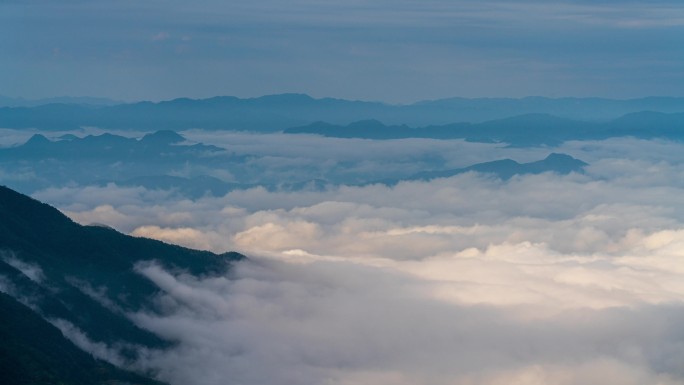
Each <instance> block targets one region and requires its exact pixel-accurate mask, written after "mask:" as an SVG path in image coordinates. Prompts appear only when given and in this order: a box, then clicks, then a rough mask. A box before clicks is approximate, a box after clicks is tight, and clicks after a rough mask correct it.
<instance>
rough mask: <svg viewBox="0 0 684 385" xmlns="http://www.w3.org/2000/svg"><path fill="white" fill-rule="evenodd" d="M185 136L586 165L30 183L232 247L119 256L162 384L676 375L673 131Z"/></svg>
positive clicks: (292, 150)
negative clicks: (407, 174) (233, 183)
mask: <svg viewBox="0 0 684 385" xmlns="http://www.w3.org/2000/svg"><path fill="white" fill-rule="evenodd" d="M184 134H185V135H186V137H188V139H190V140H196V141H201V142H205V143H210V144H217V145H222V146H225V147H230V148H231V150H232V151H236V152H238V153H240V152H244V153H251V154H255V153H256V154H260V155H265V154H272V155H273V157H274V159H277V158H279V157H281V158H287V159H298V160H299V161H300V162H316V161H320V160H322V159H325V158H326V157H331V156H334V157H337V158H345V157H347V158H360V157H363V156H368V157H369V159H370V161H369V163H368V167H380V166H381V165H382V164H383V162H385V161H386V162H391V159H393V158H395V157H401V156H409V157H410V156H412V154H413V155H415V154H425V153H427V152H429V151H433V152H435V153H436V154H439V155H440V156H442V157H443V158H444V159H445V162H446V163H448V164H453V166H454V167H461V166H464V165H468V164H472V163H476V162H478V161H487V160H493V159H498V158H502V157H504V156H510V157H513V158H514V159H516V160H518V161H530V160H537V159H540V158H542V157H544V156H545V155H546V154H548V153H549V152H551V151H556V152H565V153H568V154H571V155H573V156H575V157H577V158H579V159H582V160H584V161H586V162H588V163H590V165H589V166H588V167H587V168H586V172H585V173H583V174H576V173H573V174H569V175H565V176H561V175H555V174H541V175H525V176H516V177H513V178H512V179H510V180H508V181H502V180H500V179H497V178H495V177H493V176H490V175H482V174H476V173H466V174H461V175H457V176H454V177H451V178H445V179H437V180H432V181H413V182H401V183H399V184H397V185H395V186H385V185H380V184H372V185H366V186H345V185H341V186H330V187H328V188H327V189H324V190H322V191H316V190H305V191H298V192H283V191H268V190H266V189H263V188H259V187H257V188H253V189H249V190H242V191H233V192H231V193H229V194H227V195H225V196H221V197H212V196H206V197H203V198H199V199H195V200H191V199H188V198H184V197H182V196H179V195H178V194H174V193H173V192H170V191H161V190H146V189H144V188H140V187H119V186H116V185H114V184H110V185H107V186H99V187H94V186H72V187H61V188H48V189H45V190H42V191H39V192H37V193H35V194H34V197H35V198H37V199H40V200H43V201H46V202H48V203H50V204H53V205H55V206H57V207H59V208H60V209H61V210H62V211H63V212H64V213H66V214H67V215H69V216H70V217H71V218H73V219H74V220H76V221H77V222H80V223H83V224H89V223H93V222H96V223H103V224H107V225H109V226H112V227H114V228H115V229H118V230H119V231H122V232H124V233H129V234H132V235H135V236H144V237H151V238H156V239H160V240H163V241H167V242H170V243H176V244H181V245H184V246H188V247H193V248H200V249H208V250H212V251H215V252H224V251H229V250H236V251H240V252H242V253H245V254H246V255H248V256H249V259H248V260H246V261H243V262H240V263H237V264H236V265H235V266H234V268H233V269H232V270H231V271H230V272H229V273H228V274H227V275H226V276H222V277H212V278H198V277H193V276H191V275H183V274H181V275H174V274H171V273H170V272H167V271H164V270H163V269H162V268H161V267H160V266H159V265H157V264H155V263H145V264H139V265H138V266H136V269H137V271H138V272H139V273H140V274H142V275H144V276H145V277H147V278H149V279H150V280H151V281H153V282H154V283H155V284H157V285H158V286H159V287H160V288H161V289H162V293H163V294H161V295H160V296H159V298H157V299H156V300H157V301H159V303H160V304H163V306H164V309H165V312H164V313H163V314H161V315H160V314H151V313H145V312H140V313H136V314H130V317H131V318H132V319H133V320H134V321H135V322H136V323H137V324H139V325H141V326H142V327H144V328H147V329H149V330H152V331H154V332H155V333H158V334H159V335H161V336H163V337H166V338H169V339H172V340H175V341H178V342H179V343H178V345H177V346H176V347H175V348H173V349H170V350H166V351H149V352H144V354H142V357H143V358H142V359H141V360H140V361H139V362H137V363H136V364H135V367H136V368H139V369H145V370H153V371H155V372H156V373H157V374H158V377H159V378H160V379H161V380H164V381H168V382H170V383H171V384H174V385H176V384H179V385H180V384H188V383H193V384H200V385H214V384H226V383H235V384H272V383H278V384H292V385H295V384H340V385H342V384H344V385H347V384H349V385H351V384H378V385H384V384H387V385H389V384H430V385H431V384H435V385H438V384H468V385H471V384H472V385H476V384H482V385H485V384H492V385H496V384H506V385H510V384H526V385H527V384H530V385H532V384H559V385H565V384H568V385H570V384H573V385H574V384H584V385H586V384H597V385H598V384H601V385H607V384H620V385H622V384H635V385H637V384H663V385H665V384H668V385H669V384H684V366H682V362H684V328H682V327H681V325H683V324H684V306H682V304H683V300H684V279H683V278H684V263H682V262H683V261H684V163H682V162H681V159H680V155H679V154H681V153H682V150H684V145H681V144H677V143H671V142H664V141H657V140H656V141H643V140H635V139H612V140H608V141H600V142H570V143H566V144H565V145H563V146H562V147H560V148H553V149H549V148H537V149H513V148H511V149H507V148H501V147H496V146H493V145H485V144H469V143H465V142H461V141H443V142H440V141H425V140H415V141H413V140H403V141H386V142H377V141H362V140H341V139H325V138H316V137H307V136H304V137H290V136H285V135H279V134H276V135H252V134H228V135H220V136H219V135H216V134H213V133H209V132H203V131H189V132H186V133H184ZM369 154H370V155H369ZM459 159H460V160H459ZM378 160H383V161H382V162H380V161H378ZM382 171H383V170H382V169H378V170H377V172H378V174H382ZM150 258H151V259H155V258H158V259H159V258H163V256H150ZM64 329H65V330H66V328H64Z"/></svg>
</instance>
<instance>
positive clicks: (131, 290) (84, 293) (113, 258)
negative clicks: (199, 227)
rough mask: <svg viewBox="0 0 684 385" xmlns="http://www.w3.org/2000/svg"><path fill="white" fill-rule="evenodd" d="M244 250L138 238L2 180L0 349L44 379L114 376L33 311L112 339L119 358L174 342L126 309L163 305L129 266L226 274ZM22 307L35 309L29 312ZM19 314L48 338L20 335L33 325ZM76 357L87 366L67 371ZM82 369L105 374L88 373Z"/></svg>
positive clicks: (91, 336)
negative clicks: (86, 222)
mask: <svg viewBox="0 0 684 385" xmlns="http://www.w3.org/2000/svg"><path fill="white" fill-rule="evenodd" d="M243 258H245V257H244V256H243V255H241V254H238V253H234V252H229V253H224V254H214V253H211V252H208V251H197V250H191V249H187V248H183V247H180V246H175V245H170V244H166V243H163V242H160V241H156V240H151V239H145V238H135V237H131V236H127V235H124V234H121V233H119V232H117V231H115V230H113V229H111V228H108V227H105V226H82V225H79V224H77V223H75V222H73V221H71V220H70V219H69V218H67V217H66V216H64V215H63V214H62V213H60V212H59V211H58V210H57V209H55V208H53V207H50V206H49V205H46V204H43V203H40V202H38V201H36V200H34V199H32V198H30V197H27V196H25V195H22V194H19V193H17V192H15V191H13V190H10V189H8V188H6V187H2V186H0V291H2V292H4V293H5V294H7V295H9V296H11V297H12V299H13V300H10V299H8V298H7V296H4V297H2V302H0V305H1V306H3V308H4V310H5V312H0V314H2V315H1V316H0V319H1V320H0V335H3V334H5V335H12V336H14V337H12V338H13V339H12V340H11V344H7V345H4V347H3V350H2V354H3V355H5V356H8V357H16V360H19V361H20V362H19V363H18V364H17V365H18V367H22V368H41V369H40V372H41V373H42V372H45V373H51V374H50V376H53V377H54V378H52V377H51V379H50V381H48V382H45V383H55V384H57V383H62V382H63V383H65V384H78V383H104V382H105V379H106V378H110V379H115V377H112V376H119V374H117V373H119V372H117V371H114V368H113V367H111V365H109V366H107V365H105V366H102V365H103V364H102V363H101V362H100V361H92V360H90V361H89V360H86V359H85V358H83V357H82V356H78V354H76V353H73V347H72V346H71V345H69V344H67V343H66V342H64V340H63V339H62V338H61V337H59V336H58V335H56V334H55V330H54V327H53V326H52V325H50V324H47V325H46V324H45V323H44V322H39V320H38V319H37V318H36V317H39V318H40V319H41V320H49V321H50V323H51V324H53V325H57V326H59V325H68V328H69V330H77V331H79V332H80V333H83V335H84V336H85V337H86V338H87V339H88V340H90V341H93V343H95V344H97V343H101V344H105V345H106V346H119V347H120V348H119V349H118V350H117V351H116V357H117V358H116V361H117V362H116V363H117V364H119V365H122V366H125V364H126V362H129V361H132V360H134V359H135V358H136V357H137V352H138V351H139V349H141V348H143V347H144V348H146V349H164V348H167V347H169V346H171V345H172V344H173V343H174V342H173V341H167V340H165V339H163V338H161V337H159V336H157V335H155V334H153V333H151V332H150V331H147V330H145V329H142V328H140V327H138V326H137V325H136V324H135V323H134V322H132V321H131V320H130V319H129V318H128V316H127V314H130V313H132V312H136V311H140V310H143V309H145V310H147V311H154V312H161V311H162V309H160V308H158V305H157V304H156V303H155V301H154V297H155V296H156V295H157V294H158V293H160V289H159V288H158V287H157V286H156V285H154V284H153V283H152V282H151V281H149V280H147V279H146V278H145V277H143V276H142V275H140V274H138V273H136V270H135V267H136V265H138V264H140V263H149V262H150V261H154V263H157V264H159V265H160V266H162V267H163V268H164V269H166V270H168V271H175V272H181V271H183V272H187V273H188V274H192V275H195V276H211V275H223V274H225V272H226V271H228V270H229V269H230V267H231V265H232V264H233V263H235V262H237V261H240V260H241V259H243ZM15 302H20V304H19V303H15ZM29 310H30V311H32V312H33V313H35V314H34V315H35V316H29V315H27V311H29ZM21 320H28V321H26V322H32V323H33V324H36V333H43V334H44V335H45V336H46V338H48V339H49V340H45V341H43V340H40V339H38V340H31V339H27V338H28V337H26V336H29V337H30V335H31V333H29V332H28V331H26V330H24V329H17V328H19V327H20V326H21V325H22V322H23V321H21ZM22 330H23V331H22ZM60 330H62V329H60ZM62 332H64V330H62ZM5 341H7V340H5V339H3V343H4V342H5ZM41 341H42V342H41ZM43 342H45V343H43ZM54 349H58V350H57V351H59V350H64V351H68V352H72V353H69V354H71V355H73V356H74V358H73V360H72V359H71V358H70V359H69V360H71V362H73V363H74V365H76V366H75V368H74V369H73V370H72V371H68V373H66V372H64V370H67V369H65V368H68V366H64V365H65V364H63V363H61V361H60V360H59V359H58V358H59V357H56V356H55V354H56V351H55V350H54ZM60 356H61V355H60ZM61 357H63V358H66V357H68V356H61ZM100 358H108V357H100ZM108 359H109V360H110V361H112V359H111V357H110V358H108ZM74 365H72V366H74ZM78 365H83V367H84V368H90V369H88V370H85V369H84V370H85V371H84V372H83V373H84V375H86V377H79V378H76V377H74V378H71V377H69V376H70V375H71V374H74V372H73V371H80V369H77V367H78ZM97 368H104V369H102V370H100V369H97ZM69 370H71V369H69ZM89 370H92V371H94V372H95V373H100V374H102V376H100V377H97V379H98V380H97V381H89V380H88V381H86V380H87V373H89V372H88V371H89ZM69 373H71V374H69ZM129 374H130V373H129ZM46 375H47V374H46ZM122 375H123V374H122ZM127 375H128V374H127ZM130 375H132V374H130ZM84 378H85V379H84ZM131 378H137V377H131ZM81 380H83V381H86V382H83V381H81ZM27 381H28V380H27ZM36 381H38V380H36ZM46 381H47V380H46ZM60 381H62V382H60ZM112 381H113V380H112ZM117 381H120V382H118V383H124V382H126V381H123V380H117ZM38 382H40V381H38ZM2 383H6V382H2ZM16 383H22V382H16ZM25 383H31V382H30V381H29V382H25ZM34 383H35V382H34ZM40 383H44V382H40ZM111 383H115V382H111ZM140 383H145V382H140ZM147 383H151V382H147Z"/></svg>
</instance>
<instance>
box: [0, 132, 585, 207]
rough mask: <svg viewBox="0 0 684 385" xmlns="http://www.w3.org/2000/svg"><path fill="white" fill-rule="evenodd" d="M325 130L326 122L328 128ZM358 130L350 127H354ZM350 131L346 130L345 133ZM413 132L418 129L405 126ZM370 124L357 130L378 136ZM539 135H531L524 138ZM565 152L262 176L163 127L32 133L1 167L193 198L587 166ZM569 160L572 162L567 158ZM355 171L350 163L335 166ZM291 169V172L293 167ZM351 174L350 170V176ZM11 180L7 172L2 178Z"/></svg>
mask: <svg viewBox="0 0 684 385" xmlns="http://www.w3.org/2000/svg"><path fill="white" fill-rule="evenodd" d="M370 124H372V125H374V127H376V128H378V129H379V130H378V131H377V132H380V133H381V134H382V133H383V132H384V131H383V130H385V131H391V130H392V128H384V127H385V126H383V125H381V124H380V123H376V122H370ZM325 127H328V126H327V125H325ZM352 128H353V126H352ZM345 129H346V128H342V129H341V130H342V132H343V133H344V130H345ZM400 129H402V130H406V131H411V130H415V129H410V128H400ZM374 132H376V131H373V129H371V128H366V127H364V130H362V131H359V134H360V135H365V134H364V133H368V134H373V133H374ZM527 138H528V139H529V138H532V139H534V138H535V137H534V136H529V137H527ZM560 156H561V155H558V156H553V157H551V158H547V159H545V160H542V161H539V162H537V163H533V164H518V163H516V162H515V161H513V160H510V159H503V160H496V161H494V162H486V163H480V164H474V165H471V166H469V167H465V168H462V169H456V170H453V169H444V165H443V164H442V163H441V162H439V161H432V162H430V161H426V162H424V163H423V164H422V167H421V169H422V170H423V171H421V172H420V173H418V174H415V175H414V174H411V173H405V174H404V175H402V176H400V177H393V178H392V179H379V180H378V178H377V174H376V175H367V176H363V175H354V173H351V174H350V173H345V172H342V173H341V174H333V173H330V174H323V175H320V176H316V177H312V176H311V174H310V172H309V171H307V170H306V168H305V169H303V170H301V172H300V173H296V175H297V178H291V177H287V178H282V177H280V176H279V175H278V174H277V173H276V174H275V176H273V177H268V178H266V177H264V176H263V166H261V165H260V162H259V157H258V156H256V155H248V154H243V155H235V154H232V153H230V152H229V151H227V150H226V149H223V148H221V147H216V146H210V145H205V144H202V143H195V144H188V143H187V142H186V141H185V138H184V137H183V136H181V135H179V134H177V133H175V132H173V131H168V130H164V131H158V132H155V133H151V134H147V135H145V136H144V137H142V138H141V139H135V138H126V137H122V136H119V135H113V134H102V135H96V136H93V135H89V136H86V137H83V138H79V137H76V136H73V135H68V136H63V137H60V138H58V139H56V140H50V139H48V138H46V137H45V136H43V135H40V134H36V135H34V136H32V137H31V138H30V139H29V140H28V141H27V142H26V143H24V144H23V145H19V146H15V147H9V148H1V149H0V169H2V170H4V171H5V172H6V173H8V174H11V173H15V174H17V175H20V177H18V178H16V179H14V180H12V185H13V187H14V188H17V189H19V190H20V191H22V192H26V193H32V192H34V191H37V190H40V189H43V188H47V187H61V186H65V185H73V184H74V183H75V184H78V185H98V186H105V185H107V184H109V183H115V184H117V185H118V186H141V187H145V188H146V189H152V190H169V191H174V192H175V193H178V194H181V195H183V196H186V197H190V198H199V197H202V196H204V195H213V196H223V195H225V194H227V193H229V192H230V191H233V190H245V189H249V188H253V187H257V186H261V187H264V188H266V189H268V190H271V191H274V190H279V191H300V190H312V189H313V190H322V189H325V188H328V187H333V186H336V185H341V184H346V185H365V184H368V183H386V184H393V183H397V182H398V181H400V180H421V179H431V178H437V177H448V176H452V175H456V174H458V173H461V172H466V171H475V172H481V173H492V174H495V175H497V176H498V177H500V178H502V179H508V178H510V177H511V176H512V175H515V174H530V173H537V172H557V173H567V172H569V171H568V170H570V171H578V170H579V169H580V168H581V167H582V166H583V165H584V163H583V162H581V161H577V162H579V163H572V167H570V168H568V165H567V164H561V163H559V162H551V161H552V160H556V161H557V160H559V159H561V158H559V157H560ZM563 156H564V157H566V158H563V159H568V158H569V159H572V158H571V157H569V156H567V155H563ZM343 167H347V168H349V169H354V168H355V167H357V166H355V165H354V164H353V163H349V164H341V165H337V166H335V167H334V168H333V170H336V171H338V172H339V171H341V170H342V169H343ZM184 168H185V169H197V170H198V171H197V173H196V174H194V173H193V174H189V175H182V176H181V175H178V170H182V169H184ZM212 170H220V171H221V172H230V174H231V175H232V176H233V177H234V179H233V180H232V181H229V182H228V181H224V180H221V179H219V178H217V177H214V176H211V173H212ZM290 171H292V170H290ZM345 174H346V175H345ZM5 178H7V176H5Z"/></svg>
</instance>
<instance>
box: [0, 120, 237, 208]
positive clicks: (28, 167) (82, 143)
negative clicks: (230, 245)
mask: <svg viewBox="0 0 684 385" xmlns="http://www.w3.org/2000/svg"><path fill="white" fill-rule="evenodd" d="M243 160H244V157H239V156H236V155H233V154H231V153H230V152H228V151H227V150H226V149H223V148H220V147H216V146H210V145H205V144H201V143H195V144H186V143H185V139H184V138H183V137H182V136H181V135H179V134H177V133H175V132H173V131H168V130H164V131H158V132H155V133H151V134H147V135H145V136H144V137H143V138H141V139H134V138H126V137H123V136H119V135H112V134H102V135H89V136H86V137H83V138H78V137H75V136H73V135H69V136H63V137H61V138H58V139H56V140H50V139H47V138H46V137H45V136H43V135H40V134H36V135H34V136H32V137H31V138H30V139H29V140H28V141H27V142H26V143H24V144H22V145H19V146H15V147H10V148H0V167H2V168H4V169H5V171H7V172H14V173H27V174H30V175H32V177H31V178H24V179H21V178H20V179H19V180H17V181H15V182H14V183H13V187H15V188H17V189H19V190H20V191H22V192H25V193H30V192H33V191H35V190H37V189H41V188H46V187H48V186H53V187H58V186H62V185H65V184H69V183H74V182H76V183H79V184H103V183H104V184H106V183H109V182H121V184H124V185H131V181H139V182H141V184H142V185H145V186H146V187H148V186H149V187H153V188H154V187H155V186H158V187H159V188H164V187H166V186H168V185H169V178H171V177H170V176H168V174H170V173H173V172H174V171H177V170H180V169H183V168H186V167H191V166H193V165H195V164H197V165H198V167H200V166H201V167H203V168H205V169H206V168H214V169H229V168H231V167H234V165H239V164H240V163H241V162H242V161H243ZM236 174H239V171H236ZM161 176H167V177H166V178H165V179H159V177H161ZM155 178H156V179H155ZM197 178H200V179H197ZM185 179H187V180H186V181H185V182H184V183H179V186H181V185H183V186H182V187H184V188H186V189H189V190H192V191H194V192H195V194H196V195H199V196H201V195H203V193H204V192H206V191H201V189H202V188H205V190H211V191H217V190H216V189H217V187H216V185H217V183H216V182H217V180H215V178H213V179H212V178H209V177H206V176H203V175H192V176H188V177H186V178H185ZM175 181H176V182H182V181H183V178H180V177H178V178H176V179H175ZM142 182H144V183H142ZM195 182H200V183H195ZM221 189H223V187H222V188H221Z"/></svg>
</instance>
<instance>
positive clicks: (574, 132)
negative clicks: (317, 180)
mask: <svg viewBox="0 0 684 385" xmlns="http://www.w3.org/2000/svg"><path fill="white" fill-rule="evenodd" d="M284 132H285V133H286V134H315V135H321V136H326V137H334V138H361V139H376V140H381V139H405V138H431V139H465V140H468V141H472V142H485V143H505V144H508V145H510V146H516V147H528V146H555V145H558V144H561V143H563V142H565V141H568V140H596V139H607V138H614V137H626V136H630V137H636V138H641V139H652V138H661V139H668V140H677V141H681V140H684V113H672V114H666V113H661V112H652V111H642V112H638V113H631V114H627V115H624V116H622V117H620V118H617V119H614V120H611V121H608V122H585V121H577V120H571V119H565V118H559V117H556V116H552V115H548V114H527V115H519V116H513V117H509V118H504V119H497V120H490V121H486V122H482V123H455V124H447V125H441V126H426V127H420V128H411V127H408V126H406V125H401V126H392V125H385V124H383V123H381V122H379V121H377V120H371V121H369V120H364V121H359V122H354V123H351V124H348V125H344V126H342V125H335V124H330V123H325V122H315V123H312V124H309V125H306V126H299V127H291V128H287V129H285V130H284Z"/></svg>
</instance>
